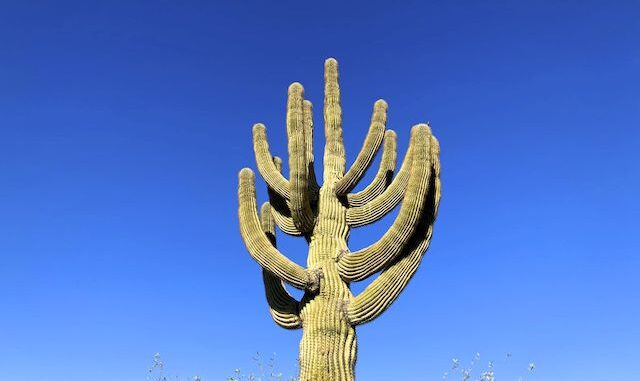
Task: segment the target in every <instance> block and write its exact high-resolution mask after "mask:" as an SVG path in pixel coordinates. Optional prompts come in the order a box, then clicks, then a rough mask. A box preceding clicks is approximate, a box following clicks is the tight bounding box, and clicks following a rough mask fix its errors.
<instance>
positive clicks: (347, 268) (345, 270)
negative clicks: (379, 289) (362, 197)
mask: <svg viewBox="0 0 640 381" xmlns="http://www.w3.org/2000/svg"><path fill="white" fill-rule="evenodd" d="M430 136H431V130H430V129H429V126H427V125H426V124H419V125H416V126H415V127H414V128H413V129H412V131H411V145H412V147H413V148H412V155H413V162H412V165H411V174H410V177H409V184H408V187H407V191H406V194H405V197H404V200H403V202H402V206H401V207H400V211H399V213H398V216H397V217H396V219H395V221H394V222H393V224H392V225H391V227H390V228H389V230H388V231H387V232H386V233H385V234H384V235H383V236H382V238H381V239H380V240H379V241H378V242H376V243H374V244H373V245H371V246H368V247H366V248H364V249H362V250H359V251H356V252H354V253H351V254H349V255H344V256H342V257H341V258H340V260H339V261H338V271H339V273H340V276H341V277H342V278H343V279H344V280H345V281H347V282H353V281H359V280H363V279H365V278H367V277H369V276H371V275H373V274H375V273H376V272H378V271H380V270H381V269H382V268H384V266H386V265H387V264H388V263H389V262H391V261H392V260H393V259H394V258H395V257H396V256H397V255H398V254H400V252H401V251H402V249H403V248H404V246H405V245H406V243H407V242H408V240H409V238H411V235H412V234H413V232H414V231H415V229H416V227H417V225H418V222H419V219H420V216H421V215H422V212H423V209H424V205H425V196H426V194H427V190H428V186H429V180H430V176H431V165H430V157H429V154H430V153H429V147H430Z"/></svg>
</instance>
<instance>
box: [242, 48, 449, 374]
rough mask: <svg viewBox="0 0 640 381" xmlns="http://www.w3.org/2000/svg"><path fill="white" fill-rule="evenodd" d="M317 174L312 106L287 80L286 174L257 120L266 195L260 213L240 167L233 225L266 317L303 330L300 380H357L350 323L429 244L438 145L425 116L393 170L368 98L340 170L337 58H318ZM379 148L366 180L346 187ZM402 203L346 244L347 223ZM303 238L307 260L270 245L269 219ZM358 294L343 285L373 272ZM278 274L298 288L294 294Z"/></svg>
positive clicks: (376, 305) (369, 312)
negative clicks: (360, 131)
mask: <svg viewBox="0 0 640 381" xmlns="http://www.w3.org/2000/svg"><path fill="white" fill-rule="evenodd" d="M324 80H325V88H324V91H325V94H324V127H325V137H326V143H325V151H324V171H323V173H324V176H323V177H324V179H323V180H324V181H323V183H322V186H319V185H318V183H317V181H316V177H315V173H314V156H313V144H312V135H313V123H312V114H311V113H312V106H311V103H310V102H309V101H307V100H304V90H303V88H302V85H300V84H299V83H293V84H292V85H291V86H289V91H288V100H287V121H286V122H287V134H288V148H289V179H288V180H287V179H286V178H285V177H284V176H283V175H282V173H281V170H282V161H281V160H280V159H279V158H278V157H273V156H272V155H271V152H270V151H269V144H268V143H267V137H266V129H265V126H264V125H262V124H256V125H254V127H253V146H254V152H255V157H256V162H257V166H258V170H259V171H260V174H261V175H262V177H263V178H264V180H265V181H266V183H267V185H268V192H269V202H266V203H264V204H263V205H262V207H261V210H260V216H259V215H258V213H257V202H256V193H255V185H254V174H253V172H252V171H251V170H250V169H248V168H244V169H242V170H241V171H240V174H239V181H240V184H239V187H238V197H239V219H240V231H241V234H242V238H243V240H244V242H245V244H246V247H247V250H248V251H249V253H250V254H251V256H252V257H253V258H254V259H255V260H256V261H257V262H258V263H259V264H260V266H261V267H262V274H263V280H264V287H265V293H266V298H267V302H268V304H269V309H270V313H271V316H272V317H273V320H274V321H275V322H276V323H277V324H278V325H280V326H281V327H283V328H287V329H297V328H302V329H303V334H302V340H301V342H300V355H299V361H300V380H301V381H343V380H345V381H346V380H354V366H355V362H356V332H355V327H356V326H358V325H360V324H363V323H366V322H369V321H371V320H373V319H375V318H376V317H377V316H379V315H380V314H382V312H384V311H385V310H386V309H387V308H388V307H389V306H390V305H391V304H392V303H393V302H394V301H395V299H396V298H397V297H398V296H399V295H400V293H401V292H402V290H403V289H404V287H405V286H406V285H407V283H408V282H409V280H410V279H411V277H412V276H413V274H414V273H415V271H416V269H417V268H418V266H419V264H420V261H421V259H422V256H423V255H424V253H425V252H426V250H427V248H428V246H429V242H430V240H431V235H432V232H433V224H434V221H435V217H436V214H437V210H438V204H439V201H440V162H439V152H440V149H439V145H438V141H437V140H436V138H435V137H434V136H433V135H432V134H431V129H430V128H429V126H428V125H427V124H418V125H416V126H414V127H413V128H412V130H411V140H410V144H409V149H408V150H407V154H406V156H405V158H404V161H403V163H402V165H401V167H400V170H399V171H398V173H397V175H396V176H395V178H393V179H392V176H393V172H394V170H395V167H396V134H395V132H393V131H392V130H386V131H385V125H386V122H387V103H386V102H385V101H383V100H378V101H377V102H375V105H374V107H373V115H372V118H371V125H370V127H369V132H368V134H367V137H366V139H365V141H364V144H363V146H362V148H361V150H360V152H359V154H358V156H357V158H356V160H355V161H354V163H353V164H352V165H351V167H350V168H349V170H347V171H346V168H345V166H346V159H345V150H344V144H343V141H342V109H341V107H340V88H339V86H338V63H337V61H336V60H335V59H333V58H330V59H327V60H326V61H325V74H324ZM381 145H382V146H383V153H382V160H381V163H380V169H379V170H378V172H377V174H376V176H375V178H374V179H373V181H372V183H371V184H369V185H368V186H367V187H365V188H364V189H363V190H362V191H359V192H352V191H353V189H354V188H355V186H356V185H357V184H358V182H359V181H360V180H361V179H362V176H363V174H364V173H365V171H366V170H367V168H368V167H369V166H370V165H371V162H372V161H373V158H374V156H375V155H376V153H377V151H378V150H379V148H380V146H381ZM400 201H402V204H401V206H400V210H399V212H398V215H397V217H396V219H395V221H394V222H393V224H392V226H391V227H390V228H389V230H388V231H387V232H386V233H385V234H384V235H383V236H382V238H380V240H379V241H378V242H376V243H374V244H372V245H371V246H368V247H365V248H363V249H360V250H358V251H354V252H351V251H349V248H348V246H347V241H348V238H349V230H350V229H351V228H353V227H357V226H363V225H367V224H371V223H373V222H375V221H377V220H379V219H380V218H382V217H383V216H385V215H386V214H387V213H389V212H390V211H391V210H392V209H394V208H395V207H396V206H397V205H398V204H400ZM276 225H277V226H278V227H279V228H280V230H282V231H283V232H285V233H287V234H290V235H294V236H304V237H305V239H306V240H307V242H308V244H309V253H308V257H307V268H306V269H305V268H303V267H301V266H300V265H298V264H296V263H294V262H293V261H291V260H290V259H288V258H287V257H285V256H284V255H282V254H281V253H280V252H279V251H278V249H277V248H276V240H275V227H276ZM378 273H379V275H378V277H377V278H376V279H375V280H374V281H373V282H372V283H371V284H370V285H369V286H368V287H367V288H366V289H365V290H364V291H363V292H362V293H360V294H359V295H357V296H354V295H353V294H352V293H351V290H350V288H349V284H350V283H351V282H355V281H360V280H363V279H366V278H368V277H370V276H373V275H375V274H378ZM284 282H286V283H288V284H290V285H291V286H293V287H295V288H298V289H301V290H304V291H305V294H304V296H303V298H302V300H301V301H297V300H296V299H294V298H293V297H292V296H291V295H290V294H289V293H288V292H287V290H286V289H285V287H284Z"/></svg>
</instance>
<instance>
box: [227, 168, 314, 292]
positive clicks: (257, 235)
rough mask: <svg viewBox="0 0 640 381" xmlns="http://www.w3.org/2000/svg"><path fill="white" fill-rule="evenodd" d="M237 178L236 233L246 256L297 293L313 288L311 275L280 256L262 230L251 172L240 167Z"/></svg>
mask: <svg viewBox="0 0 640 381" xmlns="http://www.w3.org/2000/svg"><path fill="white" fill-rule="evenodd" d="M238 177H239V180H240V181H239V182H240V184H239V186H238V201H239V208H238V218H239V220H240V234H241V235H242V239H243V240H244V243H245V245H246V247H247V251H249V254H251V256H252V257H253V259H255V260H256V262H258V264H260V266H262V268H264V269H266V270H267V271H269V272H271V273H272V274H273V275H275V276H277V277H278V278H280V279H282V280H283V281H285V282H287V283H289V284H291V285H292V286H294V287H296V288H299V289H301V290H305V289H308V288H316V287H317V281H315V280H314V278H313V275H314V274H312V273H309V272H307V271H305V269H303V268H302V267H301V266H300V265H298V264H296V263H295V262H293V261H291V260H290V259H289V258H287V257H285V256H284V255H282V254H281V253H280V252H279V251H278V250H277V249H276V248H275V247H273V245H272V244H271V242H270V241H269V238H267V235H266V234H265V233H264V231H262V227H261V226H260V220H259V218H258V213H257V210H256V189H255V185H254V175H253V171H251V170H250V169H249V168H244V169H242V170H241V171H240V174H239V176H238Z"/></svg>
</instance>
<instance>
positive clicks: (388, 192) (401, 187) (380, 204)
mask: <svg viewBox="0 0 640 381" xmlns="http://www.w3.org/2000/svg"><path fill="white" fill-rule="evenodd" d="M411 151H412V147H411V144H409V148H408V149H407V153H406V154H405V156H404V159H403V161H402V165H401V166H400V170H399V171H398V174H397V175H396V177H394V178H393V180H392V181H391V184H390V185H389V187H387V188H386V189H385V190H384V192H382V194H380V195H378V196H377V197H375V198H374V199H373V200H371V201H370V202H369V203H367V204H364V205H359V206H355V207H352V208H349V209H347V224H348V225H349V226H350V227H352V228H356V227H359V226H364V225H368V224H371V223H374V222H376V221H378V220H379V219H381V218H382V217H384V216H385V215H387V213H389V212H391V211H392V210H393V208H395V207H396V206H397V205H398V204H399V203H400V201H402V197H403V196H404V194H405V191H406V189H407V184H408V183H409V174H410V171H411V162H412V153H411Z"/></svg>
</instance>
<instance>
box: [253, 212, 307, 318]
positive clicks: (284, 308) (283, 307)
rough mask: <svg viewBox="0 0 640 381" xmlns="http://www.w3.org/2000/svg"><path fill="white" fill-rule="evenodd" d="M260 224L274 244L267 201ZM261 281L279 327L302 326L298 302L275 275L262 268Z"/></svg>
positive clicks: (273, 231)
mask: <svg viewBox="0 0 640 381" xmlns="http://www.w3.org/2000/svg"><path fill="white" fill-rule="evenodd" d="M260 225H261V226H262V231H264V233H265V234H266V235H267V237H268V238H269V241H271V244H272V245H273V246H274V247H275V246H276V224H275V221H274V219H273V215H272V214H271V205H269V203H268V202H265V203H264V204H262V207H261V208H260ZM262 281H263V283H264V291H265V296H266V298H267V304H268V305H269V313H270V314H271V317H272V318H273V321H275V322H276V324H278V325H279V326H280V327H282V328H286V329H297V328H301V327H302V320H301V319H300V315H299V310H300V303H299V302H298V301H297V300H295V299H294V298H293V297H292V296H291V295H290V294H289V293H288V292H287V289H286V288H285V287H284V284H283V283H282V281H281V280H280V278H278V277H277V276H275V275H273V274H271V273H270V272H269V271H267V270H265V269H262Z"/></svg>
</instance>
